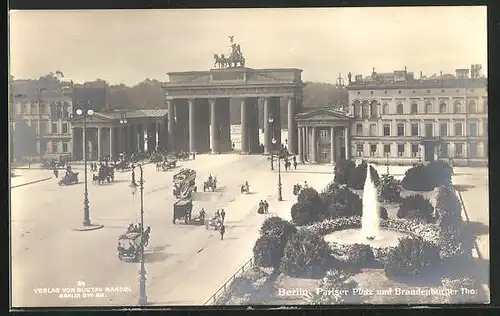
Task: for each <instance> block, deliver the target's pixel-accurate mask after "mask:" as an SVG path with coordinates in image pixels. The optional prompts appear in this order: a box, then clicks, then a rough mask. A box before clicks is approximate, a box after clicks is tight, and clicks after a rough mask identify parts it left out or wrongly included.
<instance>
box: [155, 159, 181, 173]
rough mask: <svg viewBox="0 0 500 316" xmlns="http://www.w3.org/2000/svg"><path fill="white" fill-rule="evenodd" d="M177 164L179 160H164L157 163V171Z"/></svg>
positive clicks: (165, 169) (168, 168) (171, 167)
mask: <svg viewBox="0 0 500 316" xmlns="http://www.w3.org/2000/svg"><path fill="white" fill-rule="evenodd" d="M176 166H177V160H175V159H174V160H164V161H163V162H157V163H156V171H167V170H170V169H173V168H175V167H176Z"/></svg>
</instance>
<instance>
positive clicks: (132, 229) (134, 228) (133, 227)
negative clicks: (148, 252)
mask: <svg viewBox="0 0 500 316" xmlns="http://www.w3.org/2000/svg"><path fill="white" fill-rule="evenodd" d="M141 231H142V225H141V223H139V224H136V225H134V224H132V223H130V225H128V228H127V234H128V233H141ZM150 232H151V226H148V227H146V229H145V230H144V246H147V245H148V243H149V233H150Z"/></svg>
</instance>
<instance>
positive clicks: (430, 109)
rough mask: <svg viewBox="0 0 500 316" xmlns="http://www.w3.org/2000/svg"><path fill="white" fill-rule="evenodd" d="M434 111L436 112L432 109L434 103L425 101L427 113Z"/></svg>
mask: <svg viewBox="0 0 500 316" xmlns="http://www.w3.org/2000/svg"><path fill="white" fill-rule="evenodd" d="M432 112H434V111H433V109H432V103H431V102H426V103H425V113H432Z"/></svg>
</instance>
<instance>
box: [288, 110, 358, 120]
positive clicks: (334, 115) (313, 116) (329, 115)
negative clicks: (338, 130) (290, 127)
mask: <svg viewBox="0 0 500 316" xmlns="http://www.w3.org/2000/svg"><path fill="white" fill-rule="evenodd" d="M296 119H297V121H305V122H307V121H332V122H333V121H336V122H339V121H340V122H349V121H350V120H351V119H352V117H351V116H350V115H349V114H347V113H345V112H342V111H337V110H330V109H318V110H313V111H310V112H307V113H300V114H298V115H297V116H296Z"/></svg>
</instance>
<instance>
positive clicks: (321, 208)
mask: <svg viewBox="0 0 500 316" xmlns="http://www.w3.org/2000/svg"><path fill="white" fill-rule="evenodd" d="M297 201H298V202H299V203H300V204H303V205H306V206H307V207H309V208H310V209H311V220H312V221H313V222H314V221H320V220H322V219H323V218H324V214H325V205H324V203H323V200H322V199H321V196H320V195H319V193H318V191H316V190H315V189H313V188H305V189H302V190H301V191H300V193H299V195H298V196H297Z"/></svg>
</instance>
